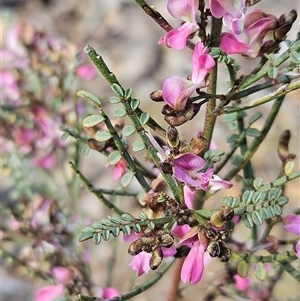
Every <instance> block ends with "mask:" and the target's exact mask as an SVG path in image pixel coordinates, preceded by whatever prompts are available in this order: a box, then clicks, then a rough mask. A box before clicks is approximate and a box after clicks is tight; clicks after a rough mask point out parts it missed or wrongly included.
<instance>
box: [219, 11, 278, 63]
mask: <svg viewBox="0 0 300 301" xmlns="http://www.w3.org/2000/svg"><path fill="white" fill-rule="evenodd" d="M279 26H280V23H279V20H278V19H277V18H276V17H275V16H273V15H271V14H265V13H264V12H262V11H261V10H258V9H255V10H254V11H253V12H251V13H250V14H248V15H247V16H246V18H245V26H244V27H245V29H244V34H243V39H240V38H237V37H236V36H235V35H234V34H232V33H222V35H221V42H220V48H221V49H222V50H224V51H225V52H226V53H227V54H242V55H245V56H247V57H250V58H256V57H257V56H262V55H264V53H265V52H266V51H267V49H268V48H269V47H270V46H271V47H272V45H273V44H274V42H275V38H274V33H275V31H276V29H277V28H279ZM265 45H267V46H266V47H265Z"/></svg>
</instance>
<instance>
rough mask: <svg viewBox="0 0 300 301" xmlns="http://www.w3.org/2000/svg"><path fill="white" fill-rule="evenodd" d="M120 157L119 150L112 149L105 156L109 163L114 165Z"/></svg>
mask: <svg viewBox="0 0 300 301" xmlns="http://www.w3.org/2000/svg"><path fill="white" fill-rule="evenodd" d="M121 159H122V155H121V153H120V151H113V152H111V153H110V154H109V155H108V157H107V162H108V164H109V165H116V164H117V163H118V162H119V161H120V160H121Z"/></svg>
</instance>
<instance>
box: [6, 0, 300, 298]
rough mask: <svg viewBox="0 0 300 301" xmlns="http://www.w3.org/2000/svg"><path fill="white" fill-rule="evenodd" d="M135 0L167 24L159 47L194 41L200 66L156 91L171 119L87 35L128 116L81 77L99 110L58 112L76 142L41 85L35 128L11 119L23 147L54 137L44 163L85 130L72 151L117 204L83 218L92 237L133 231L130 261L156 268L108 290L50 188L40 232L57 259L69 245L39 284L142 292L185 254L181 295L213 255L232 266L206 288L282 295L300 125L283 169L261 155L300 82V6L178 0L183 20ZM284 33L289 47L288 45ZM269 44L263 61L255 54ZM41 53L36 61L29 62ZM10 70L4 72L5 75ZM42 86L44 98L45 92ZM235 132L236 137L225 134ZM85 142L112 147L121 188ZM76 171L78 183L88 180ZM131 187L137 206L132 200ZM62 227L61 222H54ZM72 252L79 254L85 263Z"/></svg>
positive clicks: (32, 222) (172, 4) (293, 242)
mask: <svg viewBox="0 0 300 301" xmlns="http://www.w3.org/2000/svg"><path fill="white" fill-rule="evenodd" d="M135 2H136V3H137V4H138V5H139V6H140V7H141V8H142V10H143V11H144V12H145V13H146V14H147V15H149V16H150V17H151V18H152V19H154V20H155V21H156V23H158V25H159V26H160V27H161V28H163V29H165V30H166V31H167V33H166V34H165V35H164V36H163V37H161V38H157V39H158V45H159V46H157V47H165V46H167V51H181V50H184V49H186V52H184V51H181V52H180V53H182V55H186V54H187V53H188V51H189V50H190V56H191V59H190V65H189V66H188V69H187V70H191V74H190V75H189V74H186V78H184V77H182V76H178V75H174V76H171V77H168V78H166V79H165V80H164V81H163V83H161V86H160V87H158V89H157V90H155V91H153V92H151V93H150V99H151V100H152V101H154V102H157V103H158V104H157V105H160V103H162V106H161V113H162V115H163V118H164V120H165V122H166V125H161V124H159V123H158V122H156V120H155V116H151V115H150V114H149V113H148V112H146V111H145V110H143V109H142V107H143V106H142V103H141V101H140V100H139V99H137V98H135V97H134V92H133V89H131V88H128V89H125V88H124V87H123V85H122V84H121V83H120V82H119V80H118V79H117V76H116V75H115V74H114V73H113V72H112V71H111V70H110V69H109V67H108V66H107V64H106V63H105V61H104V59H103V58H102V56H100V55H99V54H98V53H97V52H96V50H95V49H94V48H93V47H91V46H86V47H85V48H84V52H85V54H86V55H87V56H88V57H89V58H90V59H91V61H92V62H93V63H94V65H95V67H96V68H97V69H98V71H99V72H100V73H101V74H102V76H103V77H104V79H105V80H106V81H107V83H108V84H109V86H110V87H111V90H112V93H113V95H111V97H110V107H113V109H114V112H113V115H114V118H111V117H110V113H108V112H107V111H108V109H107V107H106V106H105V105H104V104H103V103H104V101H103V100H102V99H101V100H100V99H99V98H98V97H96V96H95V95H93V94H92V93H90V92H87V91H85V90H80V91H78V92H77V97H78V98H79V99H83V100H84V101H86V102H87V104H88V107H89V108H90V110H93V113H83V111H80V109H79V108H78V107H77V108H76V110H77V114H76V122H78V121H80V123H75V124H74V123H72V122H68V121H69V120H68V119H67V118H63V117H64V115H63V114H62V113H61V112H59V114H57V115H56V116H59V117H60V121H61V122H62V123H63V125H61V126H60V128H59V129H60V131H61V132H62V136H61V140H62V141H57V140H56V137H57V135H56V134H55V133H53V131H51V130H50V129H51V126H52V121H53V119H51V118H49V116H48V115H47V110H46V109H45V108H43V107H41V105H40V104H39V101H32V99H31V98H30V93H28V95H27V98H28V105H29V106H30V107H32V108H31V112H32V116H31V121H32V124H33V126H32V128H30V129H28V128H26V127H25V126H20V127H18V126H12V125H10V124H9V123H8V125H7V127H9V126H11V127H12V128H13V130H14V131H13V132H12V133H13V137H14V139H10V137H9V135H7V136H6V137H5V138H6V139H7V140H13V141H14V142H15V143H16V144H17V145H19V146H21V147H22V148H21V149H22V151H23V152H24V153H25V154H27V153H29V154H33V153H34V154H35V152H36V151H38V150H39V146H40V145H42V147H43V148H44V150H43V151H42V152H41V153H42V155H41V156H40V154H39V153H37V154H35V159H34V163H35V164H36V165H37V166H40V167H42V168H44V169H46V170H48V171H49V170H51V168H53V166H54V164H57V163H56V161H55V156H54V154H55V150H56V149H57V148H59V149H63V150H65V151H66V152H67V149H68V147H69V144H68V143H71V142H70V141H71V139H70V138H73V142H74V141H75V145H76V147H77V148H76V150H77V151H76V152H75V154H73V153H70V154H69V155H70V156H74V158H75V160H74V161H71V162H70V167H71V169H72V170H73V172H74V176H76V177H77V178H78V179H79V180H80V182H81V184H82V186H83V187H84V188H86V189H87V190H88V191H89V192H90V193H92V194H93V195H94V196H95V197H96V198H97V199H99V201H100V202H101V203H102V204H103V205H104V206H105V207H106V208H107V209H108V210H110V211H111V214H109V215H108V217H105V218H102V219H101V218H99V219H98V220H97V221H93V222H89V223H88V224H87V225H86V226H85V227H82V229H81V233H80V234H79V241H80V242H85V243H84V245H87V244H88V242H87V241H88V240H92V241H93V242H94V243H95V244H97V245H98V244H100V243H101V244H103V243H105V242H106V241H109V240H113V239H114V238H115V237H119V236H120V235H121V234H123V240H124V241H125V243H127V251H126V253H128V254H129V255H130V256H133V260H132V262H131V263H130V267H131V268H132V269H133V270H135V271H136V274H137V276H138V277H139V276H141V275H143V274H148V278H147V279H146V280H145V281H144V282H142V283H140V284H139V285H137V286H134V287H133V288H132V289H130V290H129V292H125V293H119V292H118V291H117V290H116V289H115V288H114V286H115V285H114V283H113V282H112V280H111V277H110V276H111V275H110V276H109V277H108V278H109V281H108V282H107V285H104V288H103V289H102V290H101V291H100V292H99V291H97V292H96V293H94V292H95V291H96V290H95V289H94V288H93V285H92V280H91V278H90V277H89V274H88V273H87V272H86V270H85V268H84V265H85V264H87V262H88V260H86V259H85V260H84V259H83V258H84V254H83V252H81V253H80V254H79V255H78V253H77V252H76V251H74V249H72V248H71V251H68V252H66V251H65V250H67V247H65V248H63V247H62V246H63V242H61V241H59V240H58V239H57V236H55V233H56V231H57V233H58V234H59V235H60V236H62V235H66V236H67V237H68V238H69V239H70V240H71V238H73V235H74V233H72V231H71V229H70V228H72V227H73V228H75V227H76V225H75V224H76V223H75V222H74V225H73V224H68V223H67V222H66V220H63V218H62V215H60V208H59V207H58V206H57V203H56V202H55V200H54V199H50V198H49V197H47V194H45V195H44V196H43V197H40V198H38V200H37V201H36V204H35V207H34V210H33V212H31V214H30V218H29V219H28V220H27V224H26V230H27V231H28V233H31V234H32V235H34V234H35V233H36V232H38V231H41V232H40V240H39V242H40V244H41V245H42V243H43V247H42V248H44V249H45V250H47V253H46V254H47V255H48V256H49V258H52V257H51V256H52V255H53V254H56V255H61V257H60V256H58V257H59V258H56V260H49V261H50V262H51V272H48V273H47V277H49V278H51V279H52V280H53V282H54V284H53V283H51V284H50V285H46V286H44V287H42V288H40V289H38V290H37V291H36V300H37V301H41V300H49V301H51V300H60V299H57V298H59V297H61V296H62V295H64V296H66V298H68V297H69V296H70V295H75V298H76V300H81V301H93V300H94V301H101V300H111V301H117V300H128V299H130V298H132V297H134V296H137V295H139V294H140V293H142V292H144V291H145V290H147V289H148V288H150V287H151V286H153V285H154V284H155V283H157V282H158V281H159V280H160V279H161V277H162V276H164V277H168V275H169V274H168V275H165V274H166V272H167V271H168V270H169V268H170V267H171V266H173V265H174V266H175V268H174V271H173V273H174V278H173V281H172V286H171V287H170V293H169V298H168V300H177V299H178V298H179V296H180V295H181V294H182V292H181V291H180V287H181V286H182V284H181V283H180V280H179V279H181V281H182V282H183V283H185V285H190V284H191V285H196V284H198V283H199V282H200V283H201V281H203V279H204V277H205V274H209V271H210V268H211V266H213V264H218V267H219V269H222V273H221V275H218V276H217V277H214V278H212V277H211V278H210V284H209V285H208V288H207V290H202V296H201V300H214V299H216V298H217V297H218V296H219V295H220V294H221V295H222V296H224V298H228V300H229V299H230V298H235V299H241V298H246V299H247V300H250V299H251V300H268V299H270V298H272V296H273V295H274V286H275V284H274V283H276V282H279V281H281V280H282V279H283V275H284V274H287V275H286V276H287V277H290V279H291V281H295V282H299V281H300V272H299V270H298V269H297V268H296V267H295V266H294V265H293V262H295V261H296V260H297V259H298V258H299V253H300V246H299V241H298V238H295V237H294V236H293V237H292V236H291V237H292V238H291V239H285V238H284V239H281V238H280V236H279V235H276V232H275V233H273V232H274V226H275V225H277V224H278V225H277V226H279V227H280V229H281V231H284V233H285V234H287V233H288V232H291V233H292V234H291V235H298V236H299V228H300V223H299V214H300V210H299V207H298V208H294V206H293V202H292V201H290V199H289V197H288V193H287V192H286V190H285V186H286V184H287V183H289V182H292V181H295V180H296V179H298V178H299V177H300V170H296V171H294V168H295V165H296V164H295V163H296V160H297V158H296V155H295V154H293V153H291V152H290V151H289V141H290V137H291V132H290V131H289V130H285V131H282V133H279V134H277V137H276V138H277V139H278V147H277V155H278V158H279V163H280V164H279V167H278V175H276V176H273V177H272V178H271V179H267V180H264V179H263V178H262V177H260V176H255V175H254V168H253V162H255V160H254V159H255V158H256V157H255V156H254V155H255V153H256V152H257V150H258V149H259V147H260V146H261V145H263V142H264V140H265V138H266V136H267V134H268V133H269V131H270V129H271V127H272V126H273V125H274V124H275V120H276V117H277V116H278V115H279V114H280V112H281V108H282V104H283V103H284V100H285V98H286V97H288V95H289V93H290V92H292V91H294V90H297V89H299V88H300V82H299V64H300V55H299V50H300V40H299V37H298V38H296V39H295V40H293V41H289V40H287V34H288V32H289V30H290V29H291V28H292V25H293V23H294V21H295V20H296V17H297V13H296V11H294V10H293V11H291V12H289V13H288V14H283V15H281V16H280V17H278V18H277V17H275V16H274V15H271V14H267V13H264V12H262V11H261V10H258V9H254V10H253V8H252V7H251V5H250V1H245V0H234V1H231V0H227V1H226V0H222V1H221V0H211V1H209V2H208V3H204V1H196V0H168V1H166V2H167V3H166V6H167V10H168V12H169V13H170V16H172V17H173V18H175V19H177V20H181V21H183V23H182V24H181V25H180V26H179V27H178V28H176V29H174V28H172V27H171V26H170V24H169V23H168V22H167V21H166V20H165V19H164V18H163V16H162V15H161V14H160V13H159V12H158V11H157V10H156V9H154V8H152V7H150V6H148V4H147V3H146V2H145V1H143V0H135ZM223 25H224V27H223ZM209 29H210V33H209V34H208V30H209ZM242 35H244V37H243V38H241V36H242ZM32 43H33V42H32ZM284 43H286V44H287V45H288V49H287V50H283V52H281V53H280V52H279V51H280V48H281V47H282V46H283V45H284ZM33 45H35V44H34V43H33ZM49 48H50V49H51V47H49ZM233 54H234V55H236V56H231V55H233ZM257 57H260V61H259V62H257V61H254V59H255V58H257ZM73 59H74V57H73ZM240 59H242V60H245V61H246V60H252V61H251V62H252V63H253V64H256V65H255V67H254V68H253V70H252V71H251V72H248V73H247V72H246V71H243V72H244V73H245V74H239V70H240V69H239V68H240V66H238V63H237V61H238V60H240ZM242 62H244V61H242ZM285 62H287V63H288V65H287V66H285V65H284V63H285ZM27 63H28V62H27V61H26V60H24V62H23V64H27ZM223 67H224V69H225V68H226V70H227V71H228V72H227V73H226V74H227V76H228V81H229V87H228V88H227V91H225V92H220V90H221V87H219V85H218V72H220V70H222V68H223ZM93 70H94V69H90V67H87V66H84V65H83V66H82V62H77V65H76V68H74V69H72V72H73V74H77V76H79V77H80V76H81V77H85V78H86V79H88V80H89V79H90V78H91V77H93V75H94V73H93ZM8 73H9V72H8V70H4V71H3V74H4V75H5V76H7V74H8ZM12 77H13V74H10V77H8V79H7V81H8V83H10V85H9V89H10V91H13V92H14V93H11V92H9V89H7V99H9V98H10V99H9V101H10V102H11V103H12V104H13V106H15V107H17V108H19V105H20V104H19V103H18V101H19V97H18V95H19V93H20V91H19V90H18V85H17V84H16V82H13V81H12V80H11V79H10V78H12ZM5 78H6V77H5ZM160 88H161V89H160ZM266 89H273V91H272V93H269V94H267V93H265V94H266V95H264V96H262V97H258V98H254V99H251V97H253V94H254V93H255V92H257V91H262V92H265V90H266ZM35 97H39V99H40V98H41V95H40V94H37V95H35ZM73 97H74V96H73ZM66 98H67V96H66ZM39 99H38V100H39ZM249 99H250V100H249ZM35 100H36V99H35ZM267 103H268V104H267ZM268 105H271V108H269V107H268ZM254 108H256V109H261V110H263V111H265V112H267V117H266V118H265V119H263V114H262V113H261V112H260V111H258V110H257V111H256V112H254V113H253V110H252V109H254ZM203 111H205V112H204V116H203V118H202V117H201V113H203ZM248 112H250V113H249V115H250V116H249V117H248V116H247V114H248ZM83 114H85V115H84V116H83ZM291 115H292V113H291ZM7 122H9V118H7ZM221 122H223V129H224V128H225V126H224V124H227V125H228V126H229V130H230V131H232V132H234V133H229V134H226V138H225V139H224V137H223V136H224V135H218V133H217V130H216V129H217V125H218V124H219V123H221ZM199 123H200V124H199ZM254 124H257V126H254ZM259 124H260V126H259ZM192 125H194V126H195V125H196V130H195V133H191V127H192ZM183 127H186V128H187V127H188V129H189V134H190V136H187V137H186V136H185V135H184V133H183V132H182V131H181V129H182V128H183ZM33 129H34V130H33ZM224 131H225V130H224ZM49 132H51V135H50V133H49ZM191 135H192V136H191ZM212 138H214V140H215V141H214V142H213V140H212ZM132 139H133V140H132ZM224 142H225V143H227V144H228V145H227V146H224V144H225V143H224ZM79 143H80V145H83V148H82V152H83V154H84V155H89V153H94V154H95V155H96V156H105V157H106V164H104V165H105V166H106V167H105V168H109V167H112V168H113V171H112V174H111V176H112V178H113V179H114V183H118V185H119V187H118V188H115V187H114V188H113V189H107V188H105V187H101V188H96V187H95V186H94V184H92V183H91V182H90V181H89V180H88V178H87V177H86V176H85V174H84V172H83V171H82V169H81V168H80V166H79V158H81V157H80V155H79V153H80V152H79V151H78V145H79ZM54 145H55V146H56V147H53V146H54ZM213 145H215V146H213ZM23 146H24V147H23ZM219 148H222V149H219ZM223 148H224V149H226V148H227V151H226V152H225V151H224V150H223ZM268 152H273V150H272V149H269V150H268ZM7 153H9V151H7ZM97 164H98V161H97V160H94V159H93V165H94V166H97V167H98V165H97ZM108 171H110V169H108ZM259 171H260V170H258V172H259ZM72 183H73V185H74V186H73V187H75V186H76V187H78V185H77V184H76V182H75V180H74V182H72ZM74 183H75V184H74ZM137 184H138V185H139V187H138V188H137ZM73 189H74V188H73ZM74 196H75V197H76V194H75V195H74ZM120 196H121V197H122V200H121V201H120ZM126 198H130V199H131V200H132V204H133V205H131V206H126V205H125V199H126ZM215 201H217V202H215ZM286 208H288V209H286ZM285 210H288V212H287V213H286V212H285ZM291 211H292V212H291ZM12 216H13V217H14V218H16V216H17V214H15V213H14V212H13V214H12ZM28 221H29V223H28ZM20 222H21V223H23V224H22V225H23V226H24V225H25V222H26V221H25V220H24V219H22V218H20ZM19 226H20V225H19V224H18V225H17V226H16V227H17V228H18V227H19ZM241 228H242V229H249V232H247V237H246V238H244V237H241V235H240V231H241V230H240V229H241ZM53 229H54V230H55V231H54V232H55V233H53V232H51V230H53ZM271 231H272V234H271ZM73 232H75V231H73ZM103 241H105V242H103ZM100 248H101V246H99V249H100ZM63 250H64V251H63ZM7 254H8V253H7ZM66 254H67V255H66ZM75 254H76V255H75ZM122 255H123V256H124V254H122ZM64 257H65V258H64ZM74 258H76V259H74ZM63 259H66V260H63ZM72 263H76V264H74V265H73V266H72ZM113 264H114V260H113V261H112V265H113ZM252 270H253V271H254V273H252ZM87 274H88V275H87ZM252 274H254V275H255V276H256V278H257V280H258V281H260V282H258V284H257V283H256V284H252V282H251V281H250V277H252ZM208 277H209V276H208ZM274 279H275V280H274ZM233 283H235V286H233V285H231V284H233ZM66 291H68V292H69V294H68V293H66ZM289 297H295V296H294V295H290V296H289ZM249 298H250V299H249ZM164 299H166V298H164ZM63 300H64V299H63ZM66 300H67V299H66Z"/></svg>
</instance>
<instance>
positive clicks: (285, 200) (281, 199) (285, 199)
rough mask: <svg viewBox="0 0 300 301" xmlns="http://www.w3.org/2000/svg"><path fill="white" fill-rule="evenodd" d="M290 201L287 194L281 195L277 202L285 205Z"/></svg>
mask: <svg viewBox="0 0 300 301" xmlns="http://www.w3.org/2000/svg"><path fill="white" fill-rule="evenodd" d="M288 202H289V199H288V198H287V197H286V196H281V197H280V198H279V200H278V201H277V204H278V205H280V206H283V205H285V204H286V203H288Z"/></svg>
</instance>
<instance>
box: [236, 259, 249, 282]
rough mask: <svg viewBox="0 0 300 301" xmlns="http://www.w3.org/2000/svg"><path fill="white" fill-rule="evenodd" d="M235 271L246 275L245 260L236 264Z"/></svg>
mask: <svg viewBox="0 0 300 301" xmlns="http://www.w3.org/2000/svg"><path fill="white" fill-rule="evenodd" d="M237 273H238V274H239V275H240V276H241V277H242V278H245V277H246V276H247V275H248V264H247V262H246V261H245V260H242V261H240V262H239V263H238V265H237Z"/></svg>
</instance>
